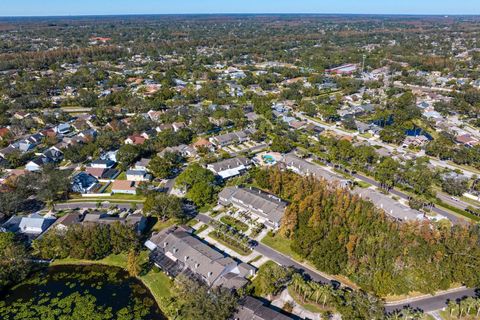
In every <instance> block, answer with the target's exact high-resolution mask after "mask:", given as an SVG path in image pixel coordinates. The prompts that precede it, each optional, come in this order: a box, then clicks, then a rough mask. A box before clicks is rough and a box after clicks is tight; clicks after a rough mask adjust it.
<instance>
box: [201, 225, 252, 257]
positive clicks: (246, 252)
mask: <svg viewBox="0 0 480 320" xmlns="http://www.w3.org/2000/svg"><path fill="white" fill-rule="evenodd" d="M208 236H209V237H210V238H212V239H215V240H216V241H218V242H219V243H221V244H222V245H224V246H225V247H227V248H229V249H232V250H233V251H235V252H236V253H238V254H239V255H242V256H248V255H249V254H250V253H252V252H251V251H249V250H244V249H243V248H242V247H240V246H235V245H233V244H230V243H228V242H226V241H225V240H223V239H220V238H219V237H217V235H216V234H215V231H212V232H210V233H209V234H208Z"/></svg>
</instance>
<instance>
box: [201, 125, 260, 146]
mask: <svg viewBox="0 0 480 320" xmlns="http://www.w3.org/2000/svg"><path fill="white" fill-rule="evenodd" d="M251 133H252V132H251V131H250V130H248V129H247V130H243V131H236V132H230V133H225V134H222V135H219V136H216V137H212V138H210V142H211V143H213V144H214V145H215V146H216V147H226V146H228V145H231V144H234V143H243V142H245V141H248V140H250V134H251Z"/></svg>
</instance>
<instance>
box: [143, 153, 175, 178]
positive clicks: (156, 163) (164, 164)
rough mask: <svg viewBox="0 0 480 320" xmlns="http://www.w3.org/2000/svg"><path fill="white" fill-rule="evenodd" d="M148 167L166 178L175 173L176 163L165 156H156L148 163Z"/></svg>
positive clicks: (155, 174) (158, 176)
mask: <svg viewBox="0 0 480 320" xmlns="http://www.w3.org/2000/svg"><path fill="white" fill-rule="evenodd" d="M148 169H149V170H150V172H151V173H153V175H154V176H155V177H157V178H160V179H166V178H168V177H170V176H171V175H172V174H173V170H174V169H175V165H174V164H173V163H171V162H170V161H168V160H167V159H165V158H164V157H154V158H153V159H152V160H150V163H149V164H148Z"/></svg>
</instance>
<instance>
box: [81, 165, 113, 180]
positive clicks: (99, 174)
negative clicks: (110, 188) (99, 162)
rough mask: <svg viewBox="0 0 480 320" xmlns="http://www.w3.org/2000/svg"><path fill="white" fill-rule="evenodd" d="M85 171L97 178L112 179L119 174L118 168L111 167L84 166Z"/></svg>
mask: <svg viewBox="0 0 480 320" xmlns="http://www.w3.org/2000/svg"><path fill="white" fill-rule="evenodd" d="M85 172H86V173H88V174H90V175H92V176H94V177H95V178H97V179H105V180H113V179H115V178H116V177H117V176H118V174H119V172H118V170H115V169H111V168H94V167H86V168H85Z"/></svg>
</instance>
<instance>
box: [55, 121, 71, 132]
mask: <svg viewBox="0 0 480 320" xmlns="http://www.w3.org/2000/svg"><path fill="white" fill-rule="evenodd" d="M71 131H72V126H71V125H70V124H69V123H62V124H59V125H58V126H57V132H58V133H59V134H68V133H70V132H71Z"/></svg>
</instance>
